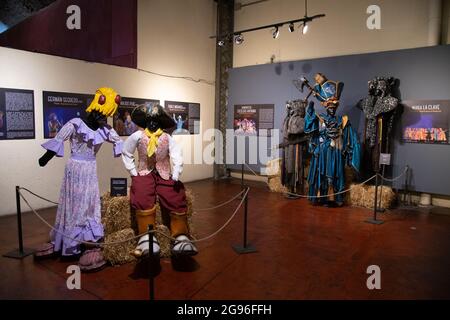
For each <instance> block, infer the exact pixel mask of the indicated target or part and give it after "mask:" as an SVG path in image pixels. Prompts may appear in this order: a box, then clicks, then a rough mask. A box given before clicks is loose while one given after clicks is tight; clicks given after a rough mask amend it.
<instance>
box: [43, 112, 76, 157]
mask: <svg viewBox="0 0 450 320" xmlns="http://www.w3.org/2000/svg"><path fill="white" fill-rule="evenodd" d="M74 132H75V126H74V124H73V123H72V121H69V122H67V123H66V124H65V125H64V126H63V127H62V128H61V130H59V132H58V134H57V135H56V137H54V138H53V139H51V140H49V141H47V142H45V143H43V144H42V147H43V148H44V149H47V150H49V151H53V152H55V153H56V156H57V157H64V141H66V140H67V139H69V138H70V137H71V136H72V134H73V133H74Z"/></svg>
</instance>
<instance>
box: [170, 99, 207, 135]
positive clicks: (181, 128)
mask: <svg viewBox="0 0 450 320" xmlns="http://www.w3.org/2000/svg"><path fill="white" fill-rule="evenodd" d="M164 108H165V110H166V112H167V113H168V114H169V115H171V116H172V117H173V119H174V121H175V123H176V129H175V130H174V131H173V132H172V134H198V133H200V103H191V102H180V101H165V103H164Z"/></svg>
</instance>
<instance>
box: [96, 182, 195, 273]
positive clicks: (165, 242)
mask: <svg viewBox="0 0 450 320" xmlns="http://www.w3.org/2000/svg"><path fill="white" fill-rule="evenodd" d="M186 202H187V217H188V228H189V232H190V235H191V237H192V238H194V239H195V237H196V232H195V228H194V226H193V215H194V206H193V202H194V194H193V193H192V191H191V190H190V189H186ZM101 205H102V208H101V210H102V223H103V226H104V228H105V242H115V241H121V240H124V239H127V238H131V237H134V236H135V235H137V234H138V230H137V222H136V215H135V214H134V213H133V212H132V210H131V208H130V199H129V197H128V196H126V197H111V196H110V194H109V192H107V193H105V194H104V195H103V196H102V197H101ZM169 222H170V218H169V216H168V214H167V213H165V212H162V210H161V207H160V206H159V203H158V202H157V203H156V230H158V231H160V232H162V233H164V234H165V235H168V236H170V231H169V229H168V226H169ZM156 237H157V239H158V241H159V243H160V246H161V257H170V255H171V252H170V247H171V243H170V239H169V238H167V237H165V236H163V235H160V234H156ZM136 244H137V240H134V241H130V242H127V243H124V244H119V245H112V246H106V247H105V248H104V250H103V254H104V257H105V259H106V260H107V261H109V262H110V263H111V264H112V265H118V264H124V263H128V262H132V261H134V260H135V258H134V257H133V256H132V255H131V252H132V251H133V250H134V249H135V247H136Z"/></svg>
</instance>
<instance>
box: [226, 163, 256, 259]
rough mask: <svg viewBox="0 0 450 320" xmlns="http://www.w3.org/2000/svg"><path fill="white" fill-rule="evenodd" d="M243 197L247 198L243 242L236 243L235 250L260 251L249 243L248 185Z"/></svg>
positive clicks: (237, 251)
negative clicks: (240, 243)
mask: <svg viewBox="0 0 450 320" xmlns="http://www.w3.org/2000/svg"><path fill="white" fill-rule="evenodd" d="M242 166H243V165H242ZM243 197H245V199H244V234H243V244H242V245H237V244H235V245H233V246H232V247H233V250H234V251H235V252H236V253H239V254H246V253H254V252H258V251H257V250H256V248H255V247H253V246H252V245H251V244H248V243H247V220H248V187H247V192H246V193H244V195H243Z"/></svg>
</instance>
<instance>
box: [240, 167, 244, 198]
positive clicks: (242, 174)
mask: <svg viewBox="0 0 450 320" xmlns="http://www.w3.org/2000/svg"><path fill="white" fill-rule="evenodd" d="M243 190H244V164H242V165H241V191H243Z"/></svg>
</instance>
